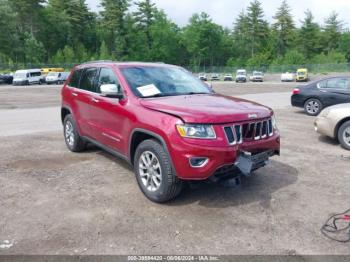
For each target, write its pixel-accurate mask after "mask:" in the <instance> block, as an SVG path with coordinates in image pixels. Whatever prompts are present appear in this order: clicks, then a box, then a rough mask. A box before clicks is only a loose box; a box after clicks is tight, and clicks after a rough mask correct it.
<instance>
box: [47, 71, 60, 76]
mask: <svg viewBox="0 0 350 262" xmlns="http://www.w3.org/2000/svg"><path fill="white" fill-rule="evenodd" d="M58 74H59V73H56V72H50V73H48V74H47V76H58Z"/></svg>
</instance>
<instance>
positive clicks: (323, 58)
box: [311, 50, 347, 64]
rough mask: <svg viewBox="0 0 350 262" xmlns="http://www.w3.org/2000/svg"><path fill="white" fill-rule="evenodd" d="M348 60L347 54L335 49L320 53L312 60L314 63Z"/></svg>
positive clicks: (344, 61)
mask: <svg viewBox="0 0 350 262" xmlns="http://www.w3.org/2000/svg"><path fill="white" fill-rule="evenodd" d="M346 61H347V59H346V56H345V54H344V53H341V52H338V51H335V50H331V51H330V52H328V53H327V54H325V53H322V54H318V55H316V56H314V57H313V58H312V60H311V62H312V63H313V64H332V63H346Z"/></svg>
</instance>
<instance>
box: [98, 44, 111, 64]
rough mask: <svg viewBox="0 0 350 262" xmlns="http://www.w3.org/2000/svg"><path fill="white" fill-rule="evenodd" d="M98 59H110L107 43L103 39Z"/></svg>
mask: <svg viewBox="0 0 350 262" xmlns="http://www.w3.org/2000/svg"><path fill="white" fill-rule="evenodd" d="M99 57H100V60H107V59H110V57H111V56H110V54H109V52H108V48H107V45H106V43H105V41H102V44H101V47H100V56H99Z"/></svg>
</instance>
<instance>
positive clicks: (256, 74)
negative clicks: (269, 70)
mask: <svg viewBox="0 0 350 262" xmlns="http://www.w3.org/2000/svg"><path fill="white" fill-rule="evenodd" d="M254 75H255V76H262V73H260V72H255V73H254Z"/></svg>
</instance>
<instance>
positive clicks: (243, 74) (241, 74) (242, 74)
mask: <svg viewBox="0 0 350 262" xmlns="http://www.w3.org/2000/svg"><path fill="white" fill-rule="evenodd" d="M237 75H239V76H245V72H237Z"/></svg>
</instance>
